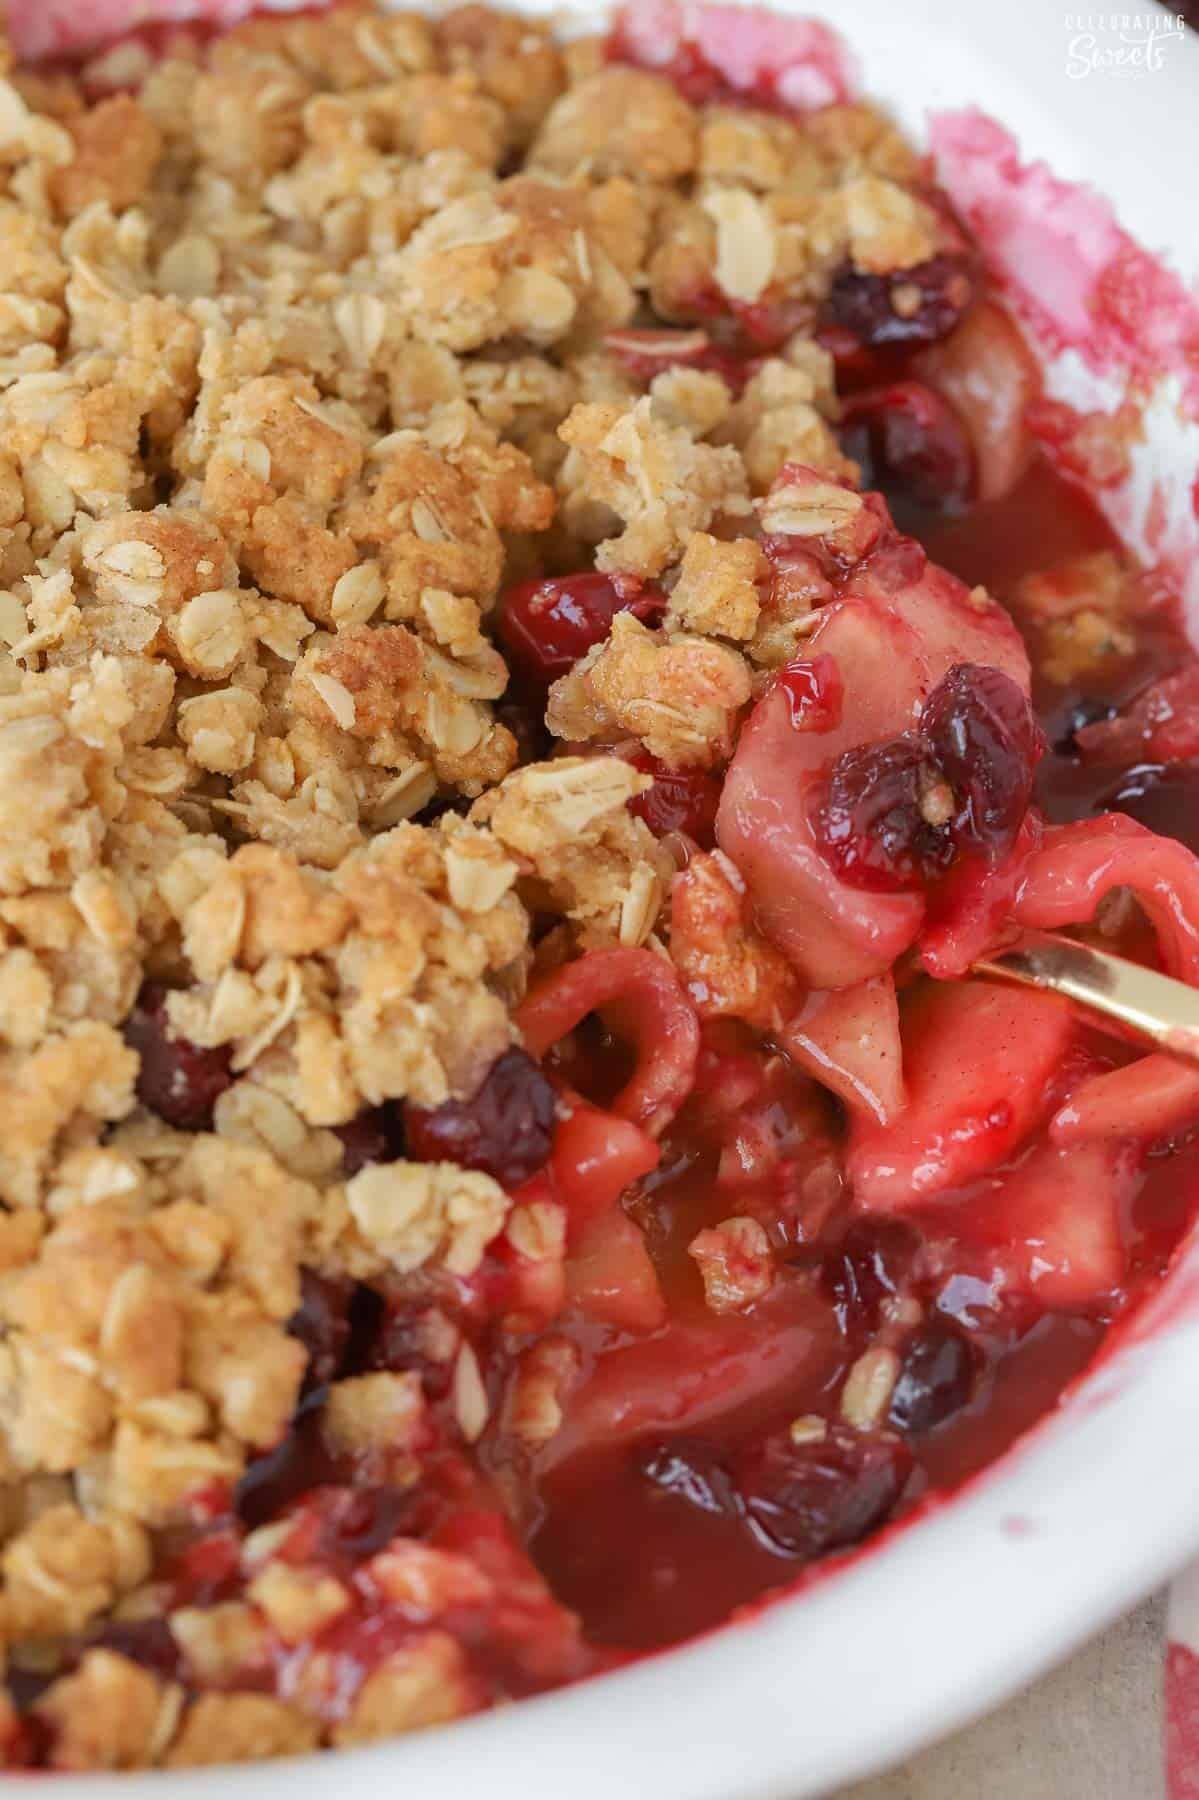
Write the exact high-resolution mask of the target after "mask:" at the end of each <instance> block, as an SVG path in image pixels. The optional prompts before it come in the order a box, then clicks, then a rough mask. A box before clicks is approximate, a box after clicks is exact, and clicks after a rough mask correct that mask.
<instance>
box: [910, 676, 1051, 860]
mask: <svg viewBox="0 0 1199 1800" xmlns="http://www.w3.org/2000/svg"><path fill="white" fill-rule="evenodd" d="M920 735H921V737H922V738H923V740H924V742H925V743H926V744H927V746H928V748H929V751H930V752H931V754H932V755H933V756H934V757H935V759H936V761H937V764H938V766H939V767H940V768H941V770H942V771H943V773H944V775H945V778H946V779H947V781H948V782H949V785H950V787H951V788H952V789H953V792H954V797H955V799H956V801H957V806H958V811H957V814H956V816H955V818H954V821H953V831H954V836H955V837H956V839H957V841H958V843H959V845H961V846H963V847H965V848H969V849H973V850H977V851H979V852H981V853H982V855H983V856H985V857H986V859H987V861H988V862H989V863H991V865H992V866H994V865H995V864H996V863H998V862H1001V861H1002V859H1003V858H1004V856H1006V854H1007V853H1008V851H1009V850H1010V849H1011V847H1012V844H1013V843H1014V842H1015V839H1016V834H1017V832H1018V831H1019V829H1020V826H1021V824H1022V823H1023V820H1024V815H1025V813H1026V812H1027V811H1028V803H1029V800H1030V798H1031V795H1032V785H1033V775H1034V771H1035V770H1036V766H1037V763H1038V762H1039V761H1040V759H1041V757H1042V756H1043V755H1044V752H1045V735H1044V733H1043V732H1042V730H1041V727H1040V726H1039V725H1038V723H1037V721H1036V717H1035V715H1034V713H1033V710H1032V705H1031V703H1030V701H1029V699H1028V696H1027V695H1026V694H1025V692H1024V690H1023V688H1021V687H1019V686H1018V685H1017V683H1016V682H1014V681H1013V680H1012V679H1011V677H1010V676H1009V675H1005V674H1004V673H1003V671H1002V670H1001V669H992V668H987V667H985V666H983V665H981V664H978V663H957V664H955V666H954V667H953V668H952V669H950V671H949V673H948V675H946V676H945V677H944V678H943V679H942V680H941V681H939V682H938V683H937V685H936V687H935V688H934V689H933V691H932V693H931V694H930V695H929V697H928V699H927V701H926V702H925V705H924V710H923V712H922V713H921V715H920Z"/></svg>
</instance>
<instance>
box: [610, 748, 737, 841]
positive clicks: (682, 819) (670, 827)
mask: <svg viewBox="0 0 1199 1800" xmlns="http://www.w3.org/2000/svg"><path fill="white" fill-rule="evenodd" d="M628 760H629V761H630V762H631V763H632V765H633V767H634V768H635V769H640V770H642V772H643V773H644V774H646V775H652V776H653V778H654V785H653V787H652V788H649V789H647V791H646V792H645V793H644V794H637V795H635V796H634V798H633V799H632V800H630V801H629V811H630V812H631V813H635V814H636V816H637V817H638V818H639V819H644V820H645V822H646V824H647V825H648V826H649V828H650V830H651V831H652V832H653V834H654V836H655V837H665V835H666V833H667V832H668V831H684V832H686V834H687V836H688V837H691V838H694V839H695V841H696V843H697V844H699V845H700V846H701V848H702V849H704V850H710V849H711V847H712V843H713V841H714V839H715V836H716V809H717V807H718V806H719V805H720V782H719V781H718V780H717V778H716V777H715V776H714V775H710V774H709V773H708V771H707V770H706V769H668V768H667V767H666V765H665V764H664V763H660V762H659V761H658V759H657V757H655V756H651V755H650V754H649V752H648V750H637V751H634V752H633V754H632V755H631V756H630V757H629V759H628Z"/></svg>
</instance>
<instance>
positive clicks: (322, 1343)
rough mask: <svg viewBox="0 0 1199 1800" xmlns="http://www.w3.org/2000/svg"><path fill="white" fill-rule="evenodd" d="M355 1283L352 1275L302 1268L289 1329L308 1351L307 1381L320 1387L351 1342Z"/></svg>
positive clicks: (329, 1376)
mask: <svg viewBox="0 0 1199 1800" xmlns="http://www.w3.org/2000/svg"><path fill="white" fill-rule="evenodd" d="M353 1292H354V1283H353V1282H352V1281H351V1280H350V1279H349V1277H348V1276H338V1275H317V1274H316V1273H315V1271H314V1270H312V1269H301V1270H300V1304H299V1306H298V1307H297V1308H296V1310H295V1312H294V1313H293V1314H292V1315H291V1318H290V1319H289V1320H288V1321H287V1329H288V1331H289V1332H290V1333H291V1336H292V1337H294V1338H299V1340H300V1342H301V1343H302V1344H303V1346H304V1348H305V1349H306V1350H307V1352H308V1371H307V1375H306V1378H305V1379H306V1382H307V1384H308V1385H309V1386H310V1387H320V1386H323V1385H324V1384H325V1383H326V1382H328V1381H332V1380H333V1378H334V1376H335V1375H336V1374H337V1373H338V1371H339V1370H340V1368H341V1365H342V1362H343V1360H344V1358H345V1353H346V1346H347V1345H348V1344H349V1341H350V1300H351V1298H352V1296H353Z"/></svg>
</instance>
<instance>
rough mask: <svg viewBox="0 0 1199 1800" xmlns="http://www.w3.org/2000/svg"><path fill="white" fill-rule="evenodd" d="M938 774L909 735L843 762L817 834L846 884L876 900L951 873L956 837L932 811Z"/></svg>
mask: <svg viewBox="0 0 1199 1800" xmlns="http://www.w3.org/2000/svg"><path fill="white" fill-rule="evenodd" d="M938 774H939V772H938V770H937V768H936V765H935V764H934V763H933V762H932V760H931V758H930V757H929V754H928V751H927V750H926V749H925V747H924V745H923V744H922V743H920V742H919V741H918V739H916V738H915V737H909V736H904V737H897V738H892V739H891V740H890V741H889V742H888V743H884V744H864V745H859V746H858V747H857V748H856V749H853V750H846V751H845V753H844V754H843V755H842V756H839V757H838V758H837V760H836V762H835V763H834V764H833V767H832V771H831V773H830V775H829V779H828V784H827V787H826V789H825V792H824V798H823V800H822V801H821V803H820V805H819V807H818V809H817V812H816V817H815V828H816V834H817V837H818V838H819V839H820V841H821V843H822V844H823V846H824V850H825V853H826V854H827V856H828V858H829V861H830V862H831V863H832V864H833V866H834V868H835V869H836V870H837V872H838V874H839V875H840V876H841V878H842V880H844V881H846V882H848V883H849V884H850V886H851V887H858V888H869V889H871V890H872V891H874V892H876V893H891V894H897V893H911V892H915V891H916V890H918V889H919V888H921V887H923V886H924V885H925V883H926V882H928V881H930V880H932V879H933V878H934V877H936V876H937V875H939V874H942V873H943V872H944V871H945V870H946V869H947V868H948V867H949V865H950V863H951V862H952V860H953V857H954V852H955V845H954V840H953V837H952V835H951V834H950V832H949V830H948V829H947V827H946V826H945V825H940V824H935V823H933V822H931V820H930V819H929V818H928V817H926V812H925V808H926V804H927V796H928V795H929V794H930V793H931V792H932V791H933V790H934V789H935V788H936V786H937V785H938Z"/></svg>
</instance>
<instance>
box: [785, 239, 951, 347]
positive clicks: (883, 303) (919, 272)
mask: <svg viewBox="0 0 1199 1800" xmlns="http://www.w3.org/2000/svg"><path fill="white" fill-rule="evenodd" d="M974 287H975V284H974V277H973V275H972V274H971V272H970V266H969V263H968V262H967V260H966V258H965V257H963V256H951V255H945V256H932V257H929V259H928V261H927V262H922V263H917V264H916V265H915V267H913V268H911V269H894V270H892V271H891V272H890V273H889V274H886V275H875V274H870V273H867V272H865V271H863V270H861V269H855V268H854V266H853V264H852V263H848V262H847V263H844V264H843V265H842V267H841V268H840V269H839V270H838V271H837V273H836V274H835V275H834V277H833V280H832V285H831V286H830V288H829V291H828V295H827V297H826V299H825V302H824V305H823V307H822V309H821V314H820V323H821V325H822V326H825V325H831V326H835V327H838V328H839V329H840V330H842V331H844V332H845V333H846V334H847V336H848V337H849V338H850V339H853V340H855V341H856V343H857V344H861V345H865V346H866V347H867V348H869V349H872V350H876V349H879V348H880V347H881V346H883V345H902V346H905V347H906V346H911V347H912V348H915V347H916V346H917V345H920V344H935V343H936V342H937V341H938V340H939V339H940V338H943V337H948V336H949V333H950V332H951V331H952V330H953V328H954V326H955V325H956V324H957V323H958V322H959V320H960V319H962V318H964V316H965V314H966V313H967V311H968V310H969V308H970V306H971V304H972V303H973V300H974Z"/></svg>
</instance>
